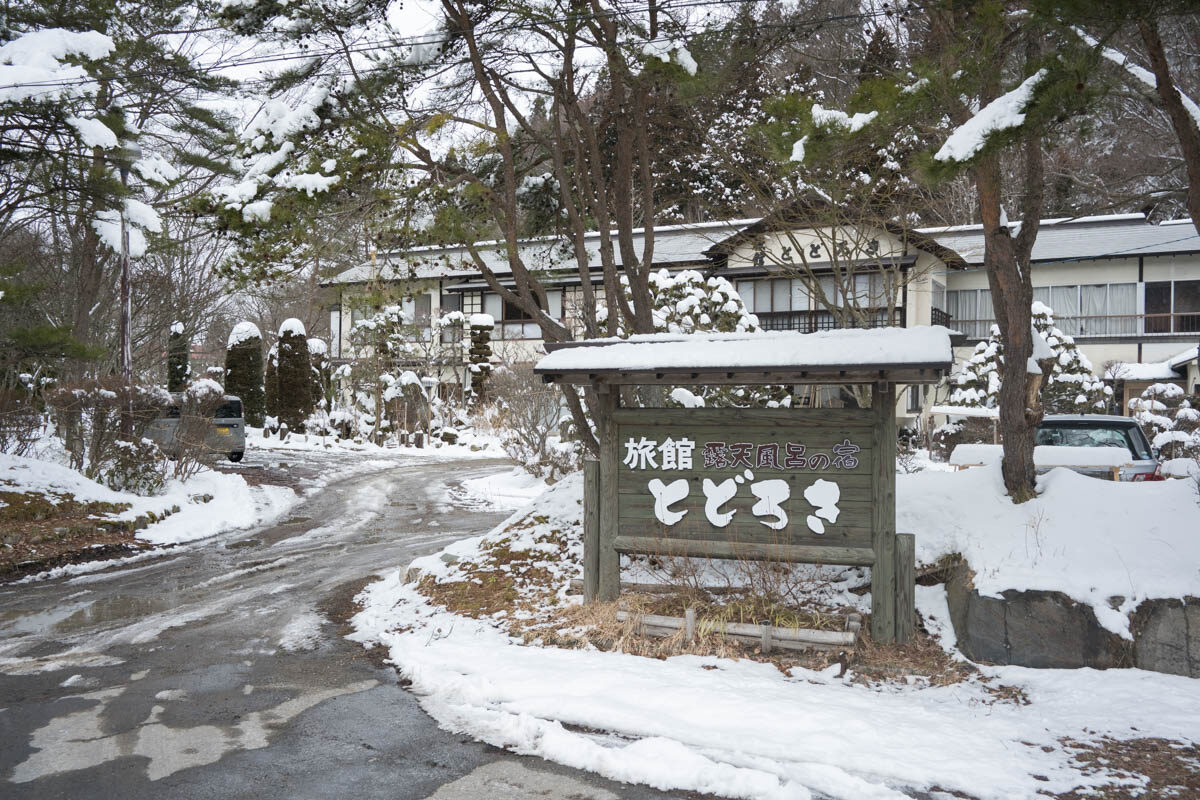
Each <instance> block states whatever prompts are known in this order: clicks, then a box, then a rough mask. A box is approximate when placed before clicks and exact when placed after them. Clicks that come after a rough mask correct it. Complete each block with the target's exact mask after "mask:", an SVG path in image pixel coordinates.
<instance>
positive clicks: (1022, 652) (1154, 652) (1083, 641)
mask: <svg viewBox="0 0 1200 800" xmlns="http://www.w3.org/2000/svg"><path fill="white" fill-rule="evenodd" d="M946 594H947V599H948V601H949V605H950V619H951V622H952V623H953V625H954V632H955V635H956V636H957V638H958V646H959V648H960V649H961V650H962V652H963V654H964V655H966V656H967V657H968V658H970V659H972V660H974V661H985V662H989V663H993V664H1016V665H1019V666H1025V667H1042V668H1065V669H1072V668H1077V667H1094V668H1097V669H1108V668H1110V667H1135V666H1136V667H1140V668H1142V669H1148V670H1154V671H1156V672H1167V673H1172V674H1176V675H1189V676H1191V677H1193V678H1197V677H1200V599H1198V598H1191V597H1189V598H1183V599H1181V600H1152V601H1148V602H1145V603H1142V605H1140V606H1139V607H1138V609H1137V611H1136V612H1135V613H1134V616H1133V619H1132V621H1131V631H1132V633H1133V637H1134V638H1133V641H1132V642H1131V641H1129V640H1128V639H1123V638H1122V637H1120V636H1117V635H1116V634H1114V633H1112V632H1110V631H1108V630H1106V629H1105V628H1104V627H1102V626H1101V625H1100V624H1099V623H1098V622H1097V621H1096V615H1095V613H1094V612H1093V611H1092V609H1091V607H1089V606H1086V605H1082V604H1080V603H1076V602H1075V601H1074V600H1072V599H1070V598H1069V597H1067V596H1066V595H1064V594H1062V593H1061V592H1046V591H1025V592H1019V591H1015V590H1010V591H1007V592H1004V593H1003V596H1002V597H999V598H997V597H984V596H982V595H980V594H979V593H978V592H976V591H975V588H974V586H973V585H972V584H971V572H970V569H969V567H968V566H967V565H966V564H961V565H959V566H956V567H954V568H953V569H952V570H951V571H950V574H949V579H948V581H947V583H946ZM1114 599H1116V598H1114Z"/></svg>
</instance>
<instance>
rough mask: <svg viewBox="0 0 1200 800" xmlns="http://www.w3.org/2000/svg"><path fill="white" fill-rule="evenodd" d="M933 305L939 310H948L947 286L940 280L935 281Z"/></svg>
mask: <svg viewBox="0 0 1200 800" xmlns="http://www.w3.org/2000/svg"><path fill="white" fill-rule="evenodd" d="M933 307H934V308H936V309H937V310H938V311H945V310H946V287H945V285H944V284H942V283H939V282H938V281H934V282H933Z"/></svg>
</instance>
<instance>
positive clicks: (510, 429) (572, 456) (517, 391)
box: [488, 366, 578, 480]
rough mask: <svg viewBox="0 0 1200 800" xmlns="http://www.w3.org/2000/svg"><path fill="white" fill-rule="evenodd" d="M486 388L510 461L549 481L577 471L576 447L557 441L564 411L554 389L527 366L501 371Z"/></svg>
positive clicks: (556, 390)
mask: <svg viewBox="0 0 1200 800" xmlns="http://www.w3.org/2000/svg"><path fill="white" fill-rule="evenodd" d="M488 385H489V391H490V393H491V395H492V397H493V398H494V400H495V406H494V408H495V416H494V423H495V425H496V427H497V428H499V429H500V439H501V444H502V445H503V446H504V450H505V452H507V453H508V455H509V456H510V457H511V458H512V459H513V460H514V461H516V462H517V463H518V464H520V465H521V466H523V467H524V468H525V469H526V470H528V471H529V472H530V473H532V474H533V475H536V476H539V477H541V476H543V475H546V476H548V477H549V478H550V479H551V480H553V479H554V478H555V477H556V475H561V474H562V473H564V472H567V471H570V470H571V469H574V468H578V466H577V463H576V462H577V461H578V454H577V448H576V446H575V445H574V444H573V443H570V442H561V441H560V438H559V428H560V422H561V421H562V418H563V416H564V411H563V407H562V395H561V394H560V393H559V390H558V389H557V388H556V387H554V386H551V385H548V384H543V383H541V381H539V380H538V379H537V376H536V375H534V374H533V370H532V369H530V368H529V367H528V366H510V367H502V368H500V369H498V370H496V371H494V372H493V373H492V376H491V379H490V382H489V384H488Z"/></svg>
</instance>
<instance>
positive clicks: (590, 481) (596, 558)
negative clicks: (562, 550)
mask: <svg viewBox="0 0 1200 800" xmlns="http://www.w3.org/2000/svg"><path fill="white" fill-rule="evenodd" d="M599 586H600V462H599V461H597V460H596V459H594V458H585V459H584V460H583V602H585V603H590V602H592V601H593V600H595V599H596V592H597V590H598V589H599Z"/></svg>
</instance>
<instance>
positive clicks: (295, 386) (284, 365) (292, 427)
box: [277, 317, 313, 433]
mask: <svg viewBox="0 0 1200 800" xmlns="http://www.w3.org/2000/svg"><path fill="white" fill-rule="evenodd" d="M278 347H279V365H278V367H277V369H278V372H277V381H278V386H279V388H278V392H279V424H280V426H283V425H287V429H288V430H289V431H291V432H292V433H304V420H306V419H307V418H308V415H309V414H311V413H312V410H313V404H312V361H311V359H310V358H309V355H308V337H307V336H305V333H304V323H303V322H301V321H300V320H298V319H296V318H295V317H293V318H291V319H285V320H284V321H283V324H282V325H280V326H279V344H278Z"/></svg>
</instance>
